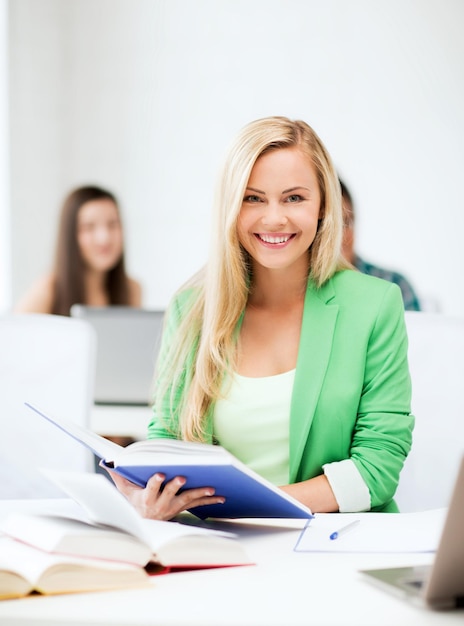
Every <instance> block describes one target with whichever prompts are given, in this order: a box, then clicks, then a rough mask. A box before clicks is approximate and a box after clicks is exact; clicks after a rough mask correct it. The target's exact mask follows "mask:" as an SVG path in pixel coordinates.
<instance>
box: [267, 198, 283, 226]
mask: <svg viewBox="0 0 464 626" xmlns="http://www.w3.org/2000/svg"><path fill="white" fill-rule="evenodd" d="M261 221H262V223H263V225H264V226H274V227H275V226H276V225H278V226H284V225H285V224H286V223H287V222H288V217H287V215H286V212H285V207H283V206H282V205H281V204H279V203H278V202H269V203H268V204H267V206H266V210H265V211H264V214H263V216H262V218H261Z"/></svg>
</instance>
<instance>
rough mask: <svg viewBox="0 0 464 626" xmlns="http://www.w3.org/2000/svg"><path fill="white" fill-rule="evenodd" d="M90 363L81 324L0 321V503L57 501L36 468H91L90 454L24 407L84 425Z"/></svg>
mask: <svg viewBox="0 0 464 626" xmlns="http://www.w3.org/2000/svg"><path fill="white" fill-rule="evenodd" d="M95 361H96V338H95V331H94V329H93V328H92V327H91V326H90V324H88V323H87V322H85V321H83V320H78V319H72V318H70V317H64V316H57V315H45V314H33V313H28V314H3V315H0V474H1V482H0V497H3V498H5V497H49V496H50V497H52V496H55V495H58V490H57V488H56V487H54V486H52V485H51V484H49V483H48V481H46V480H45V478H43V477H42V476H41V474H40V471H39V468H40V467H48V468H57V469H69V470H77V471H91V470H92V469H93V466H94V465H93V463H94V459H93V455H92V454H91V453H90V452H88V451H87V450H85V449H84V448H83V447H82V446H80V445H78V444H76V442H74V441H73V440H72V439H70V438H69V437H67V436H65V435H64V434H63V433H61V432H60V431H59V430H57V429H56V428H55V427H54V426H53V425H51V424H49V423H47V422H46V420H41V419H40V418H39V417H38V416H37V415H35V414H34V413H33V412H32V411H31V410H30V409H27V408H26V407H25V406H24V402H30V403H32V404H36V405H37V406H39V407H41V408H43V410H44V411H46V412H47V413H49V414H51V415H57V416H60V417H63V418H66V419H69V420H73V421H75V422H77V423H79V424H81V425H83V426H88V425H89V424H90V411H91V407H92V404H93V385H94V379H95ZM5 475H6V482H5V478H4V476H5ZM60 495H62V494H61V492H60Z"/></svg>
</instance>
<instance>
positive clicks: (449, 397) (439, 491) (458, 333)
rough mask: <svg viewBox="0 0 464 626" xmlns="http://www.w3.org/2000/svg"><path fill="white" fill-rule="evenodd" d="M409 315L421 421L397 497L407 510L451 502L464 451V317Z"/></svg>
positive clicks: (416, 405)
mask: <svg viewBox="0 0 464 626" xmlns="http://www.w3.org/2000/svg"><path fill="white" fill-rule="evenodd" d="M405 316H406V326H407V331H408V337H409V365H410V371H411V379H412V412H413V414H414V415H415V417H416V424H415V428H414V432H413V445H412V449H411V452H410V454H409V456H408V458H407V459H406V463H405V465H404V468H403V471H402V473H401V476H400V482H399V486H398V490H397V493H396V496H395V500H396V502H397V503H398V505H399V507H400V511H402V512H408V511H419V510H426V509H432V508H440V507H445V506H448V503H449V499H450V496H451V491H452V488H453V485H454V481H455V479H456V476H457V472H458V467H459V462H460V460H461V458H462V454H463V453H464V318H460V317H452V316H449V315H445V314H442V313H432V312H430V313H425V312H421V313H419V312H412V311H407V312H406V314H405Z"/></svg>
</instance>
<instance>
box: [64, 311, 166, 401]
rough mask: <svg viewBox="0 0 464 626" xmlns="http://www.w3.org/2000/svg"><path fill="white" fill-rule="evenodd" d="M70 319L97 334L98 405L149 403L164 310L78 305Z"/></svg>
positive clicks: (95, 398)
mask: <svg viewBox="0 0 464 626" xmlns="http://www.w3.org/2000/svg"><path fill="white" fill-rule="evenodd" d="M71 316H72V317H79V318H81V319H83V320H87V321H88V322H89V323H90V324H92V326H93V327H94V328H95V330H96V333H97V363H96V374H95V391H94V402H95V404H102V405H138V406H146V405H148V404H150V403H151V392H152V383H153V374H154V369H155V362H156V358H157V355H158V350H159V344H160V339H161V332H162V326H163V319H164V311H154V310H148V309H136V308H133V307H127V306H108V307H92V306H85V305H81V304H75V305H73V306H72V308H71Z"/></svg>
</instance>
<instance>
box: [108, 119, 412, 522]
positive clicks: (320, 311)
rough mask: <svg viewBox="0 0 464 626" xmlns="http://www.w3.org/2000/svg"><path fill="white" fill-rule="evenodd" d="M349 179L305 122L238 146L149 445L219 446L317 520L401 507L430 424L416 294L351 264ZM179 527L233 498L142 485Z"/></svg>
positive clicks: (139, 493)
mask: <svg viewBox="0 0 464 626" xmlns="http://www.w3.org/2000/svg"><path fill="white" fill-rule="evenodd" d="M342 228H343V218H342V206H341V193H340V184H339V181H338V177H337V174H336V172H335V169H334V166H333V164H332V161H331V158H330V156H329V154H328V153H327V150H326V149H325V147H324V145H323V144H322V142H321V140H320V139H319V138H318V136H317V135H316V133H315V132H314V131H313V130H312V129H311V128H310V127H309V126H308V125H307V124H306V123H304V122H302V121H292V120H290V119H287V118H284V117H270V118H266V119H261V120H257V121H255V122H252V123H251V124H249V125H248V126H246V127H245V128H244V129H243V130H242V132H241V133H240V134H239V136H238V137H237V139H236V140H235V142H234V143H233V144H232V146H231V148H230V151H229V154H228V156H227V158H226V161H225V164H224V166H223V171H222V176H221V178H220V181H219V185H218V189H217V193H216V198H215V228H214V232H213V238H212V241H213V243H212V249H211V255H210V259H209V262H208V264H207V266H206V268H205V269H204V270H203V271H201V272H200V273H199V274H198V275H196V276H195V277H193V278H192V280H191V281H190V282H189V283H188V284H187V285H185V286H184V287H183V288H181V289H180V290H179V291H178V293H177V294H176V295H175V297H174V299H173V302H172V304H171V306H170V308H169V311H168V314H167V325H166V329H165V333H164V339H163V345H162V349H161V353H160V360H159V363H158V367H157V372H158V373H157V393H156V398H155V404H154V414H153V419H152V421H151V423H150V425H149V437H174V438H182V439H186V440H193V441H206V442H213V443H215V442H218V443H220V444H221V445H222V446H224V447H225V448H226V449H228V450H229V451H231V452H232V453H233V454H234V455H235V456H237V457H238V458H239V459H241V460H242V461H243V462H244V463H246V464H247V465H248V466H249V467H251V468H252V469H254V470H255V471H257V472H258V473H260V474H261V475H262V476H264V477H266V478H267V479H269V480H270V481H272V482H273V483H274V484H276V485H278V486H280V487H281V488H282V489H283V490H285V491H286V492H287V493H289V494H290V495H292V496H293V497H295V498H297V499H298V500H299V501H301V502H302V503H304V504H305V505H307V506H309V507H310V508H311V510H312V511H313V512H333V511H344V512H348V511H368V510H376V511H380V510H383V511H396V510H397V508H396V505H395V503H394V500H393V496H394V493H395V490H396V487H397V483H398V477H399V473H400V470H401V468H402V466H403V463H404V460H405V458H406V456H407V454H408V452H409V450H410V446H411V436H412V428H413V422H414V419H413V417H412V416H411V414H410V398H411V386H410V377H409V370H408V362H407V337H406V330H405V324H404V309H403V304H402V298H401V292H400V290H399V288H398V286H397V285H394V284H391V283H389V282H386V281H383V280H381V279H377V278H373V277H370V276H365V275H363V274H361V273H359V272H357V271H355V270H353V269H352V268H351V266H349V267H348V266H347V264H346V262H345V261H344V260H343V257H342V255H341V240H342ZM112 476H113V479H114V481H115V483H116V485H117V486H118V488H119V489H120V490H121V491H122V492H123V493H124V494H125V495H126V497H127V498H128V499H129V500H130V501H131V502H132V503H133V505H134V506H135V507H136V509H137V510H138V511H139V512H140V513H141V514H142V515H144V516H145V517H151V518H157V519H171V518H172V517H174V516H175V515H176V514H177V513H179V512H181V511H183V510H185V509H187V508H192V507H194V506H201V505H204V504H215V503H219V502H223V501H224V498H223V497H222V496H221V494H220V493H218V494H216V493H214V490H213V489H212V488H211V487H209V486H208V485H205V487H204V488H202V489H190V490H188V489H186V490H185V491H180V492H179V489H181V488H182V486H183V485H184V483H185V480H184V478H183V477H181V476H179V477H176V478H174V479H172V480H171V481H169V482H167V483H166V484H165V485H163V480H164V476H163V475H161V474H155V475H154V476H152V478H151V479H150V480H149V482H148V484H147V486H146V488H144V489H141V488H139V487H136V486H134V485H133V484H132V483H130V482H128V481H127V480H125V479H123V478H121V477H119V476H117V475H114V474H113V473H112Z"/></svg>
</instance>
